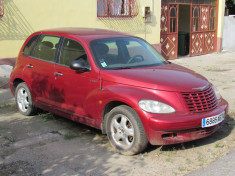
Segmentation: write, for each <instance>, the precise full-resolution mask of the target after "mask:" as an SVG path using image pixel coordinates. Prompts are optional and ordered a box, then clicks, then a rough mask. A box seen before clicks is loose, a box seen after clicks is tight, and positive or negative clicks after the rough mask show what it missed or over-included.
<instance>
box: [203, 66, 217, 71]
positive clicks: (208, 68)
mask: <svg viewBox="0 0 235 176" xmlns="http://www.w3.org/2000/svg"><path fill="white" fill-rule="evenodd" d="M205 70H206V71H214V70H216V68H215V67H206V68H205Z"/></svg>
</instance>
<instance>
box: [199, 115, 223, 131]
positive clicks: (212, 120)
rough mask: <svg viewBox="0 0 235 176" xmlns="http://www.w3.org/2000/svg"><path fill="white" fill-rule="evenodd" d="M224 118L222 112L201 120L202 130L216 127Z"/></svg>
mask: <svg viewBox="0 0 235 176" xmlns="http://www.w3.org/2000/svg"><path fill="white" fill-rule="evenodd" d="M224 117H225V112H222V113H221V114H218V115H215V116H212V117H207V118H204V119H202V128H205V127H210V126H214V125H217V124H219V123H220V122H222V121H223V120H224Z"/></svg>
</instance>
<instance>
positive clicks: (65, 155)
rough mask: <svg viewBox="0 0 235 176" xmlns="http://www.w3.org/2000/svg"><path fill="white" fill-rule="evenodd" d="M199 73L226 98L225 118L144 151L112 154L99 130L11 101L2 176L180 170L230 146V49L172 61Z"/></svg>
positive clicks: (2, 136)
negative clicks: (205, 131)
mask: <svg viewBox="0 0 235 176" xmlns="http://www.w3.org/2000/svg"><path fill="white" fill-rule="evenodd" d="M172 62H174V63H177V64H180V65H183V66H186V67H188V68H191V69H193V70H195V71H196V72H198V73H200V74H202V75H204V76H205V77H206V78H208V80H209V81H211V82H212V83H213V84H215V85H216V87H217V88H218V89H219V91H220V92H221V94H222V96H223V97H224V98H225V99H226V100H227V101H228V102H229V104H230V111H229V115H228V118H227V120H226V121H225V123H224V124H223V126H222V128H221V129H219V130H218V131H217V132H216V133H214V134H213V135H212V136H210V137H207V138H204V139H200V140H197V141H192V142H188V143H184V144H177V145H170V146H149V147H148V149H147V150H146V151H144V153H141V154H138V155H135V156H131V157H130V156H122V155H119V154H117V153H115V152H114V151H113V149H112V147H111V146H110V145H109V143H108V140H107V137H106V136H105V135H102V134H101V131H99V130H96V129H93V128H90V127H87V126H85V125H82V124H79V123H75V122H72V121H70V120H67V119H65V118H62V117H58V116H55V115H53V114H51V113H46V112H39V113H38V115H36V116H30V117H26V116H23V115H21V114H19V113H18V112H17V108H16V105H15V104H14V103H13V104H12V103H11V104H8V103H5V104H4V103H3V104H2V105H1V108H0V175H1V176H10V175H14V176H22V175H27V176H28V175H30V176H34V175H35V176H39V175H46V176H47V175H48V176H54V175H55V176H67V175H82V176H101V175H102V176H103V175H104V176H105V175H108V176H116V175H118V176H119V175H120V176H122V175H123V176H124V175H125V176H126V175H130V176H132V175H133V176H134V175H135V176H142V175H150V176H154V175H164V176H165V175H166V176H168V175H169V176H172V175H185V174H187V173H190V172H191V171H193V170H195V169H198V168H201V167H203V166H207V165H208V164H210V163H211V162H213V161H215V160H217V159H218V158H220V157H221V156H224V155H225V154H226V153H228V152H229V151H230V150H231V149H232V148H235V130H234V127H235V121H234V120H235V106H234V105H235V96H234V95H235V77H234V75H235V67H234V66H235V53H229V52H225V53H221V54H216V53H215V54H209V55H204V56H199V57H192V58H182V59H177V60H174V61H172Z"/></svg>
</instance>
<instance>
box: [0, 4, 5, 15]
mask: <svg viewBox="0 0 235 176" xmlns="http://www.w3.org/2000/svg"><path fill="white" fill-rule="evenodd" d="M3 15H4V4H3V0H0V19H1V18H2V17H3Z"/></svg>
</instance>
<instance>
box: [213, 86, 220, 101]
mask: <svg viewBox="0 0 235 176" xmlns="http://www.w3.org/2000/svg"><path fill="white" fill-rule="evenodd" d="M212 88H213V90H214V92H215V96H216V98H217V100H220V99H221V95H220V93H219V91H218V89H217V88H216V87H215V86H213V85H212Z"/></svg>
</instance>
